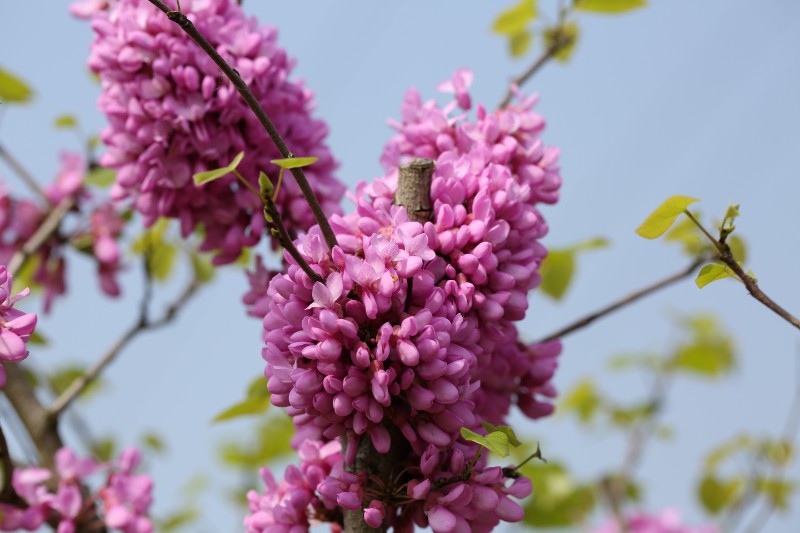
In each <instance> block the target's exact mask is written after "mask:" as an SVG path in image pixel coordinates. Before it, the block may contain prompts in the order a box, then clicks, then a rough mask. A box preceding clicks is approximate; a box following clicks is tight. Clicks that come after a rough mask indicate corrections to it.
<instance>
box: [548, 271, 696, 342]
mask: <svg viewBox="0 0 800 533" xmlns="http://www.w3.org/2000/svg"><path fill="white" fill-rule="evenodd" d="M706 260H707V258H706V257H705V256H703V257H699V258H698V259H695V260H694V261H693V262H692V263H691V264H690V265H689V266H688V267H686V268H684V269H683V270H681V271H680V272H678V273H676V274H673V275H671V276H669V277H667V278H664V279H662V280H660V281H657V282H655V283H653V284H651V285H648V286H646V287H643V288H641V289H639V290H638V291H636V292H633V293H631V294H629V295H627V296H625V297H624V298H621V299H620V300H617V301H616V302H614V303H612V304H610V305H607V306H605V307H603V308H601V309H598V310H597V311H595V312H594V313H590V314H588V315H586V316H585V317H583V318H580V319H578V320H576V321H575V322H573V323H571V324H569V325H567V326H564V327H563V328H561V329H559V330H557V331H555V332H553V333H551V334H549V335H547V336H545V337H544V338H542V339H541V340H538V341H536V343H542V342H548V341H552V340H555V339H560V338H562V337H565V336H567V335H569V334H570V333H573V332H574V331H577V330H579V329H582V328H585V327H586V326H588V325H589V324H591V323H592V322H594V321H595V320H597V319H598V318H601V317H603V316H605V315H607V314H609V313H612V312H614V311H616V310H617V309H620V308H622V307H625V306H626V305H629V304H632V303H633V302H635V301H636V300H639V299H640V298H643V297H645V296H647V295H649V294H651V293H654V292H656V291H658V290H660V289H663V288H664V287H667V286H669V285H672V284H673V283H675V282H677V281H680V280H682V279H684V278H687V277H689V276H690V275H691V274H692V273H693V272H694V271H695V270H696V269H697V268H698V267H699V266H700V265H702V264H703V263H704V262H705V261H706Z"/></svg>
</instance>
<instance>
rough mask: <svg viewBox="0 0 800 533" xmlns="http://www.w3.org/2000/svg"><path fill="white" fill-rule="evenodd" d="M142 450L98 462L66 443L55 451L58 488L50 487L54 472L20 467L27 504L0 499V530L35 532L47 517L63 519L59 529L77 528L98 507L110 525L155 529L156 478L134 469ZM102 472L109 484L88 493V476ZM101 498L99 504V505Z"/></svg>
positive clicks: (128, 530) (18, 485) (19, 483)
mask: <svg viewBox="0 0 800 533" xmlns="http://www.w3.org/2000/svg"><path fill="white" fill-rule="evenodd" d="M139 459H140V458H139V452H138V451H136V450H135V449H132V448H131V449H128V450H125V451H123V452H122V454H120V457H119V459H118V460H117V461H115V462H113V463H109V464H98V463H96V462H95V461H94V460H92V459H88V458H87V459H79V458H78V457H77V456H76V455H75V453H74V452H73V451H72V450H70V449H69V448H61V449H60V450H59V451H58V452H57V453H56V456H55V462H56V474H57V475H58V487H57V488H56V489H55V491H54V492H53V491H51V490H49V489H48V488H47V486H46V484H45V483H46V482H47V481H48V480H49V479H50V478H51V477H52V476H53V472H51V471H49V470H47V469H45V468H38V467H31V468H17V469H16V470H14V479H13V482H12V485H13V487H14V490H15V491H16V493H17V495H18V496H19V497H20V498H21V499H22V501H23V502H24V505H21V506H13V505H9V504H0V531H18V530H20V529H25V530H28V531H34V530H36V529H38V528H39V527H41V526H42V525H43V524H44V523H45V521H48V522H51V521H57V523H58V533H73V532H75V531H78V530H81V527H82V526H83V525H85V524H86V523H87V521H90V520H96V519H97V513H98V510H99V511H100V512H101V513H102V516H101V518H102V520H103V522H104V523H105V524H106V526H108V527H111V528H115V529H118V530H120V531H122V532H123V533H150V532H152V531H153V526H152V523H151V522H150V519H149V518H148V517H147V513H148V509H149V508H150V504H151V503H152V494H151V492H152V488H153V483H152V481H151V480H150V478H149V477H148V476H146V475H143V474H134V473H133V470H134V469H135V468H136V467H137V466H138V464H139ZM98 472H104V473H105V474H106V480H105V483H104V485H103V486H102V487H101V488H100V489H99V490H97V491H95V492H93V493H90V494H86V493H84V492H83V491H82V485H83V484H85V481H86V480H85V478H87V477H89V476H92V475H93V474H96V473H98ZM98 503H99V504H100V505H99V508H98Z"/></svg>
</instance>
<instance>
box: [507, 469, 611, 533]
mask: <svg viewBox="0 0 800 533" xmlns="http://www.w3.org/2000/svg"><path fill="white" fill-rule="evenodd" d="M522 474H523V475H525V476H526V477H528V478H530V480H531V483H532V484H533V486H534V487H536V490H535V492H534V495H533V498H531V499H530V500H529V501H528V503H527V504H526V505H525V519H524V520H525V523H526V524H527V525H529V526H533V527H535V528H556V527H568V526H578V525H580V524H583V523H584V522H585V521H586V519H588V517H589V516H590V515H591V513H592V510H593V509H594V507H595V505H596V500H595V496H594V493H595V491H594V489H593V487H591V486H590V485H582V484H578V483H576V482H575V480H573V479H572V477H571V476H570V475H569V473H568V472H567V471H566V470H565V468H564V467H563V466H562V465H560V464H558V463H547V464H542V463H529V464H526V465H525V466H523V467H522Z"/></svg>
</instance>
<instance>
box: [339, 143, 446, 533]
mask: <svg viewBox="0 0 800 533" xmlns="http://www.w3.org/2000/svg"><path fill="white" fill-rule="evenodd" d="M434 166H435V165H434V162H433V161H431V160H430V159H419V158H417V159H413V160H412V161H410V162H408V163H406V164H405V165H401V166H400V169H399V174H398V179H397V192H396V193H395V196H394V203H395V204H396V205H400V206H403V207H405V208H406V211H407V212H408V218H409V219H410V220H412V221H414V222H425V221H426V220H428V219H429V218H430V215H431V181H432V179H433V170H434ZM409 292H410V291H409ZM387 429H388V430H389V433H390V435H391V442H392V445H391V448H389V451H388V453H386V454H381V453H379V452H378V451H377V450H375V447H374V446H373V445H372V439H371V438H370V436H369V434H364V435H362V436H361V438H360V439H359V440H358V443H357V444H356V443H354V442H352V441H351V442H350V443H348V442H347V437H346V436H344V435H343V436H342V448H343V449H345V450H346V449H347V446H352V445H357V446H358V450H357V452H356V454H355V455H356V459H355V464H353V465H352V466H351V467H350V469H351V470H352V471H354V472H366V479H367V484H368V485H369V483H370V481H369V480H370V478H377V479H382V480H384V481H387V482H388V480H389V479H391V477H392V476H391V474H392V470H393V469H394V467H395V466H396V465H397V464H399V463H400V461H401V458H402V456H403V455H404V454H405V453H407V449H406V448H405V446H404V443H405V440H404V438H403V435H402V434H401V433H400V431H399V430H398V429H397V428H396V427H394V426H390V427H387ZM345 455H346V454H345ZM368 503H369V502H362V505H367V504H368ZM387 511H389V509H387ZM343 513H344V530H345V531H346V532H347V533H375V532H384V531H386V529H387V528H386V526H385V525H384V526H382V527H380V528H373V527H370V526H369V525H367V523H366V522H364V511H363V509H356V510H348V509H343ZM387 516H389V513H388V512H387Z"/></svg>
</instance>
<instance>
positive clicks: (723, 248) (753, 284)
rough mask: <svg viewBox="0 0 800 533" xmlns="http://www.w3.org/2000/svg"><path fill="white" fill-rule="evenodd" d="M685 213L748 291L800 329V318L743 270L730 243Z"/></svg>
mask: <svg viewBox="0 0 800 533" xmlns="http://www.w3.org/2000/svg"><path fill="white" fill-rule="evenodd" d="M683 213H684V214H685V215H686V216H687V217H689V220H691V221H692V222H694V224H695V226H697V227H698V228H699V229H700V231H701V232H703V235H705V236H706V238H707V239H708V240H709V241H711V244H712V245H713V246H714V248H715V249H716V250H717V252H718V255H717V259H719V260H720V261H722V262H723V263H724V264H725V265H726V266H727V267H728V268H730V269H731V270H732V271H733V272H734V273H735V274H736V277H737V278H739V281H741V282H742V283H743V284H744V286H745V288H746V289H747V292H749V293H750V296H752V297H753V298H755V299H756V300H758V301H759V302H761V303H762V304H763V305H764V306H765V307H767V309H769V310H770V311H772V312H773V313H775V314H776V315H778V316H779V317H781V318H782V319H784V320H785V321H787V322H788V323H789V324H791V325H793V326H794V327H796V328H797V329H800V319H798V318H797V317H796V316H794V315H793V314H791V313H790V312H789V311H787V310H786V309H784V308H783V307H781V306H780V305H778V304H777V303H776V302H775V300H773V299H772V298H770V297H769V296H767V295H766V294H765V293H764V291H762V290H761V289H760V288H759V287H758V282H757V281H756V280H755V278H753V277H751V276H750V275H748V274H747V272H745V271H744V270H742V267H741V266H739V263H738V262H737V261H736V258H735V257H733V253H732V252H731V247H730V246H728V243H727V242H725V240H724V239H723V238H722V236H721V237H720V239H716V238H714V237H713V236H712V235H711V234H710V233H709V232H708V230H706V228H704V227H703V225H702V224H701V223H700V222H699V221H698V220H697V219H696V218H695V217H694V215H692V214H691V213H690V212H689V210H688V209H687V210H684V212H683ZM722 231H723V230H722V229H721V230H720V232H722ZM728 233H729V232H726V233H725V234H724V236H725V237H727V234H728Z"/></svg>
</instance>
